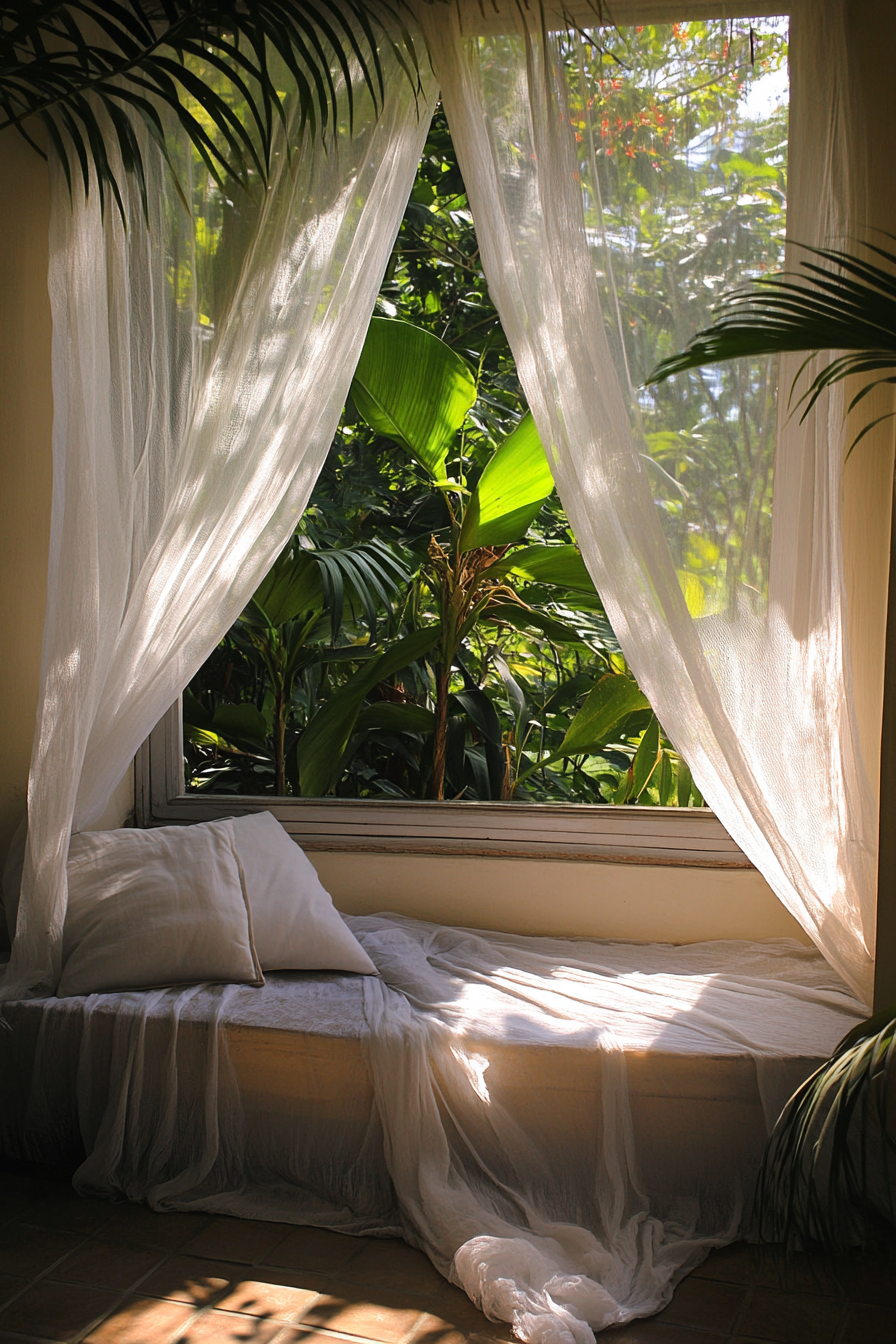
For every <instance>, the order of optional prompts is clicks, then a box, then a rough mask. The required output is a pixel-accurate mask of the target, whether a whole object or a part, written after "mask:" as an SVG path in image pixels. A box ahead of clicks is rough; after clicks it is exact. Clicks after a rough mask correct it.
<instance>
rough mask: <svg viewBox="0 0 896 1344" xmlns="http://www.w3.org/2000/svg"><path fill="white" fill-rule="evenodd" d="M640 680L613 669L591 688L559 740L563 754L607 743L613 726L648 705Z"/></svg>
mask: <svg viewBox="0 0 896 1344" xmlns="http://www.w3.org/2000/svg"><path fill="white" fill-rule="evenodd" d="M649 708H650V704H649V702H648V700H647V697H646V696H645V695H643V693H642V692H641V690H640V689H639V687H638V684H637V682H635V681H633V680H632V679H631V677H627V676H625V675H624V674H623V673H621V672H610V673H608V674H607V676H605V677H601V679H600V680H599V681H598V682H597V684H596V685H595V687H594V690H593V691H590V692H589V694H588V696H587V698H586V700H585V702H584V704H583V705H582V708H581V709H580V710H579V712H578V714H577V715H576V717H575V718H574V719H573V721H572V723H571V724H570V725H569V728H568V729H567V730H566V735H565V737H564V738H563V741H562V742H561V743H560V751H561V752H562V753H563V755H564V756H576V755H578V754H579V753H580V752H586V751H593V750H594V749H595V748H597V747H602V746H605V745H606V741H607V738H608V737H609V736H610V734H611V733H612V732H613V729H614V728H616V727H617V726H618V724H620V723H621V722H622V720H623V719H625V718H627V717H628V716H629V714H634V712H635V710H638V709H649Z"/></svg>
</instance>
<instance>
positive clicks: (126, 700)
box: [0, 43, 435, 999]
mask: <svg viewBox="0 0 896 1344" xmlns="http://www.w3.org/2000/svg"><path fill="white" fill-rule="evenodd" d="M381 60H382V63H383V70H384V79H385V89H386V93H385V99H384V105H383V107H382V109H381V110H380V111H379V113H377V111H376V109H375V108H374V106H373V103H372V99H371V96H370V91H369V90H368V88H367V86H366V84H365V82H364V80H363V79H362V77H361V75H360V73H359V72H358V71H357V70H356V71H355V76H354V89H353V90H352V91H349V90H347V88H346V85H345V83H344V82H343V83H342V84H341V86H340V91H339V105H340V117H339V120H338V124H337V125H336V127H335V131H334V134H333V136H332V137H331V139H330V140H329V141H328V143H327V144H326V145H324V144H323V143H322V142H321V140H320V139H319V138H318V139H315V138H313V137H312V136H311V135H310V133H309V132H308V131H307V129H306V130H305V132H302V131H301V130H300V127H299V124H298V113H297V110H296V109H294V110H293V114H292V121H291V124H289V126H288V127H287V129H286V131H285V132H284V133H283V134H282V135H281V138H280V140H279V142H278V146H277V150H276V153H275V156H274V162H273V166H272V170H271V175H270V183H269V186H268V188H267V190H266V191H264V192H263V193H262V194H261V198H260V199H259V200H257V201H255V202H253V201H251V200H250V199H249V198H248V197H243V196H241V194H240V193H239V192H238V190H237V189H236V188H234V191H233V195H234V197H235V199H234V201H227V200H226V199H225V198H224V195H223V193H222V192H221V191H220V189H218V188H217V187H216V186H215V185H214V183H213V182H212V181H211V180H210V179H209V177H208V176H207V174H206V173H205V172H204V170H200V168H199V167H198V166H197V163H196V162H195V161H194V160H193V159H192V158H191V151H190V148H189V146H188V145H187V144H186V143H185V141H184V139H183V137H182V135H181V133H180V131H179V129H178V127H177V126H176V125H173V126H171V127H170V128H169V144H170V146H171V148H172V150H173V157H174V158H175V160H176V166H177V170H178V172H179V175H180V179H181V181H182V183H183V184H184V186H185V192H186V196H187V198H188V199H189V201H190V209H189V210H187V209H186V208H185V206H184V204H183V203H182V202H181V201H180V200H179V198H178V194H177V191H176V189H175V185H174V181H173V178H172V176H171V174H170V171H169V169H168V168H167V167H166V165H165V164H164V162H163V160H162V158H161V156H160V155H159V153H158V151H157V149H156V148H155V146H154V145H153V144H152V143H151V142H150V143H147V142H146V137H145V136H144V137H143V138H144V144H143V153H144V158H145V161H146V165H147V174H148V183H147V185H148V191H147V196H148V217H146V218H145V217H144V215H143V211H142V206H141V201H140V194H139V191H138V189H137V186H136V184H135V183H134V181H133V180H132V179H130V178H126V176H125V174H124V173H119V177H120V180H123V181H124V183H125V187H126V190H125V213H126V227H125V225H124V224H123V222H122V220H121V218H119V216H118V214H117V212H116V210H115V208H114V206H111V205H109V204H108V203H107V207H106V212H105V218H103V216H102V212H101V210H100V206H99V202H98V200H97V194H96V190H95V187H94V190H93V191H92V192H91V195H90V197H89V199H88V200H87V201H86V202H85V201H84V200H83V199H82V198H79V197H78V195H77V192H76V193H75V199H74V202H72V201H71V200H70V199H69V195H68V192H67V189H66V185H65V181H64V178H63V174H62V171H61V169H59V167H58V165H54V166H53V169H52V202H51V240H50V242H51V247H50V251H51V260H50V277H49V285H50V297H51V304H52V313H53V389H54V407H55V421H54V436H53V454H54V459H53V460H54V485H53V507H52V523H51V541H50V561H49V572H48V589H47V617H46V625H45V631H44V644H43V660H42V671H41V685H40V698H39V710H38V719H37V726H36V731H35V739H34V749H33V756H32V767H31V776H30V783H29V793H28V818H29V828H28V836H27V845H26V854H25V865H24V874H23V882H22V898H21V902H20V905H19V916H18V926H17V933H16V938H15V942H14V946H13V953H12V960H11V962H10V966H9V969H8V972H7V975H6V977H5V980H4V982H3V984H2V985H0V998H6V999H10V998H16V997H21V996H22V995H23V994H27V993H32V994H33V993H36V992H44V993H46V992H52V990H53V988H54V986H55V984H56V983H57V980H58V975H59V967H60V953H61V940H62V927H63V922H64V918H65V910H66V899H67V888H66V875H65V864H66V856H67V852H68V840H69V835H70V833H71V832H72V830H75V831H77V830H81V829H84V828H85V827H88V826H89V825H90V824H91V823H93V822H95V821H96V820H97V819H98V818H99V816H100V815H101V813H102V811H103V809H104V807H105V805H106V803H107V801H108V798H109V796H110V794H111V792H112V790H113V789H114V787H115V786H116V785H117V783H118V782H119V780H120V779H121V777H122V775H123V774H124V772H125V770H126V769H127V767H128V765H129V763H130V761H131V760H132V759H133V757H134V754H135V752H136V751H137V748H138V747H139V745H140V743H141V742H142V741H143V740H144V739H145V737H146V736H147V734H148V732H149V731H150V730H151V729H152V728H153V726H154V725H155V724H156V723H157V722H158V720H159V718H160V717H161V716H162V714H163V713H164V712H165V710H166V709H167V707H168V706H169V705H170V704H171V702H172V700H174V699H175V698H176V697H177V695H178V694H179V693H180V691H181V690H182V689H183V687H184V686H185V685H186V684H187V682H188V681H189V679H190V678H191V677H192V676H193V675H194V673H195V672H196V670H197V669H198V668H199V667H200V666H201V664H202V663H203V661H204V660H205V658H206V657H207V656H208V655H209V653H210V652H211V651H212V649H213V648H214V647H215V645H216V644H217V643H218V641H219V640H220V638H221V637H222V635H223V634H224V632H225V631H226V630H227V629H228V628H229V627H230V625H231V624H232V623H233V621H234V620H235V619H236V617H237V616H238V614H239V612H240V611H241V610H242V608H243V607H244V605H245V603H246V601H247V600H248V598H249V597H250V596H251V594H252V592H253V591H254V589H255V587H256V586H257V584H258V583H259V581H260V580H261V578H262V577H263V575H264V574H265V573H266V571H267V570H268V569H269V567H270V565H271V563H272V562H273V560H274V559H275V557H276V555H277V554H278V552H279V551H280V550H281V549H282V547H283V546H284V544H285V543H286V541H287V540H288V538H289V536H290V535H291V533H292V531H293V529H294V527H295V524H296V522H297V521H298V519H299V517H300V516H301V514H302V511H303V509H304V507H305V504H306V502H307V499H308V495H309V493H310V491H311V488H312V486H313V484H314V481H315V479H316V476H317V474H318V472H319V470H320V467H321V465H322V464H323V461H324V458H325V456H326V453H327V450H328V448H329V446H330V443H331V440H332V437H333V434H334V432H335V429H336V425H337V422H338V417H339V415H340V413H341V410H342V406H343V404H344V402H345V397H346V394H347V391H348V387H349V383H350V380H351V377H352V374H353V372H354V367H355V364H356V362H357V359H358V356H359V353H360V349H361V345H362V342H363V339H364V334H365V332H366V329H367V323H368V319H369V317H370V314H371V311H372V309H373V304H374V302H375V299H376V295H377V292H378V289H379V286H380V283H381V280H382V275H383V272H384V270H385V266H386V262H387V260H388V257H389V254H390V251H391V247H392V244H393V242H394V239H395V236H396V233H397V231H398V227H399V224H400V222H401V218H402V214H403V212H404V209H405V205H406V202H407V199H408V195H409V193H410V189H411V186H412V184H413V180H414V174H415V171H416V167H417V163H418V160H419V157H420V153H421V150H422V146H423V142H424V139H425V135H426V131H427V128H428V125H429V120H430V117H431V113H432V107H433V105H434V96H435V89H434V87H433V85H432V80H431V77H428V76H427V72H426V71H425V70H424V71H423V85H422V87H421V88H419V89H415V88H414V86H413V84H412V81H411V79H410V77H409V76H408V74H407V72H406V71H405V70H403V69H402V68H401V66H400V64H399V61H398V59H397V58H396V55H395V53H394V51H393V50H392V49H391V48H390V46H389V44H388V43H384V44H383V50H382V51H381ZM334 68H335V67H334ZM287 79H288V76H287V75H286V74H285V72H284V75H283V80H284V83H283V85H282V87H284V88H286V87H288V84H287V83H286V82H285V81H286V80H287ZM349 92H353V94H354V113H353V117H354V122H353V129H352V130H351V132H349V118H350V113H349V97H348V95H349ZM287 138H288V139H289V140H290V141H291V142H292V144H293V145H294V146H297V147H296V148H294V149H293V152H292V153H291V154H288V153H287V149H286V145H287ZM110 143H114V138H113V139H112V140H111V141H110Z"/></svg>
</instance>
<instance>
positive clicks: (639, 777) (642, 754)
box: [632, 715, 660, 798]
mask: <svg viewBox="0 0 896 1344" xmlns="http://www.w3.org/2000/svg"><path fill="white" fill-rule="evenodd" d="M659 757H660V725H659V722H658V720H657V718H656V716H655V715H654V717H653V718H652V719H651V721H650V724H649V725H648V727H647V729H646V730H645V733H644V736H643V737H642V738H641V744H640V746H639V747H638V750H637V751H636V752H635V759H634V760H633V761H632V776H633V785H632V793H633V794H634V795H635V797H636V798H640V796H641V794H642V793H643V792H644V790H645V789H646V788H647V785H648V784H649V783H650V781H651V778H652V777H653V774H654V771H655V770H656V768H657V765H658V763H659Z"/></svg>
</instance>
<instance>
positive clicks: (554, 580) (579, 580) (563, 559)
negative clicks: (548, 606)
mask: <svg viewBox="0 0 896 1344" xmlns="http://www.w3.org/2000/svg"><path fill="white" fill-rule="evenodd" d="M490 573H492V574H494V575H496V576H497V575H499V574H515V575H519V576H520V578H523V579H529V580H530V581H532V582H534V583H550V584H556V585H557V586H558V587H560V588H565V589H567V590H569V591H570V592H575V591H577V590H578V591H581V592H584V593H595V592H596V589H595V587H594V580H593V579H592V577H591V575H590V574H589V573H588V569H587V566H586V564H585V561H584V560H583V559H582V553H581V551H580V550H579V548H578V546H573V545H563V546H545V545H534V546H524V547H523V548H522V549H521V550H519V551H512V552H511V554H510V555H508V556H505V558H504V559H503V560H501V561H499V562H498V564H497V565H495V566H494V567H493V568H492V569H491V570H490Z"/></svg>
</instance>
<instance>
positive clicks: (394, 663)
mask: <svg viewBox="0 0 896 1344" xmlns="http://www.w3.org/2000/svg"><path fill="white" fill-rule="evenodd" d="M440 634H441V627H440V626H438V625H428V626H425V627H424V628H423V629H422V630H415V631H414V633H413V634H411V635H406V636H405V637H404V639H399V640H398V641H397V642H396V643H395V644H393V646H392V647H391V648H390V649H387V650H386V652H385V653H382V654H380V656H379V657H378V658H375V659H373V660H372V661H371V662H368V663H367V664H366V665H365V666H363V667H361V668H360V669H359V671H357V672H356V673H355V674H354V676H353V677H351V678H350V679H349V681H347V682H346V683H345V684H344V685H343V686H340V687H339V690H338V691H335V692H334V693H333V694H332V695H331V696H330V698H329V700H327V701H325V702H324V704H323V705H321V707H320V709H319V710H318V711H317V713H316V714H315V716H314V718H313V719H312V720H311V722H310V723H309V725H308V727H307V728H306V729H305V731H304V733H302V736H301V737H300V738H299V740H298V743H297V744H296V762H297V764H298V769H299V783H300V786H301V790H302V793H303V794H304V795H305V797H306V798H321V797H323V796H324V794H326V793H329V791H330V789H331V788H332V787H333V785H334V784H335V782H336V780H337V779H338V778H339V772H340V770H341V768H342V757H343V755H344V753H345V749H346V747H347V746H348V744H349V741H350V740H351V735H352V733H353V732H354V730H355V725H356V723H357V720H358V715H359V713H360V712H361V706H362V705H363V703H364V697H365V695H367V693H368V691H371V690H373V688H374V686H376V685H377V683H378V682H380V681H383V680H384V679H385V678H386V677H391V676H394V674H395V673H396V672H400V671H401V669H402V668H403V667H407V666H408V664H409V663H414V662H416V661H417V659H418V658H422V657H423V655H424V654H425V653H428V652H429V650H430V649H431V648H433V646H434V645H435V644H436V643H437V642H438V639H439V636H440Z"/></svg>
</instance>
